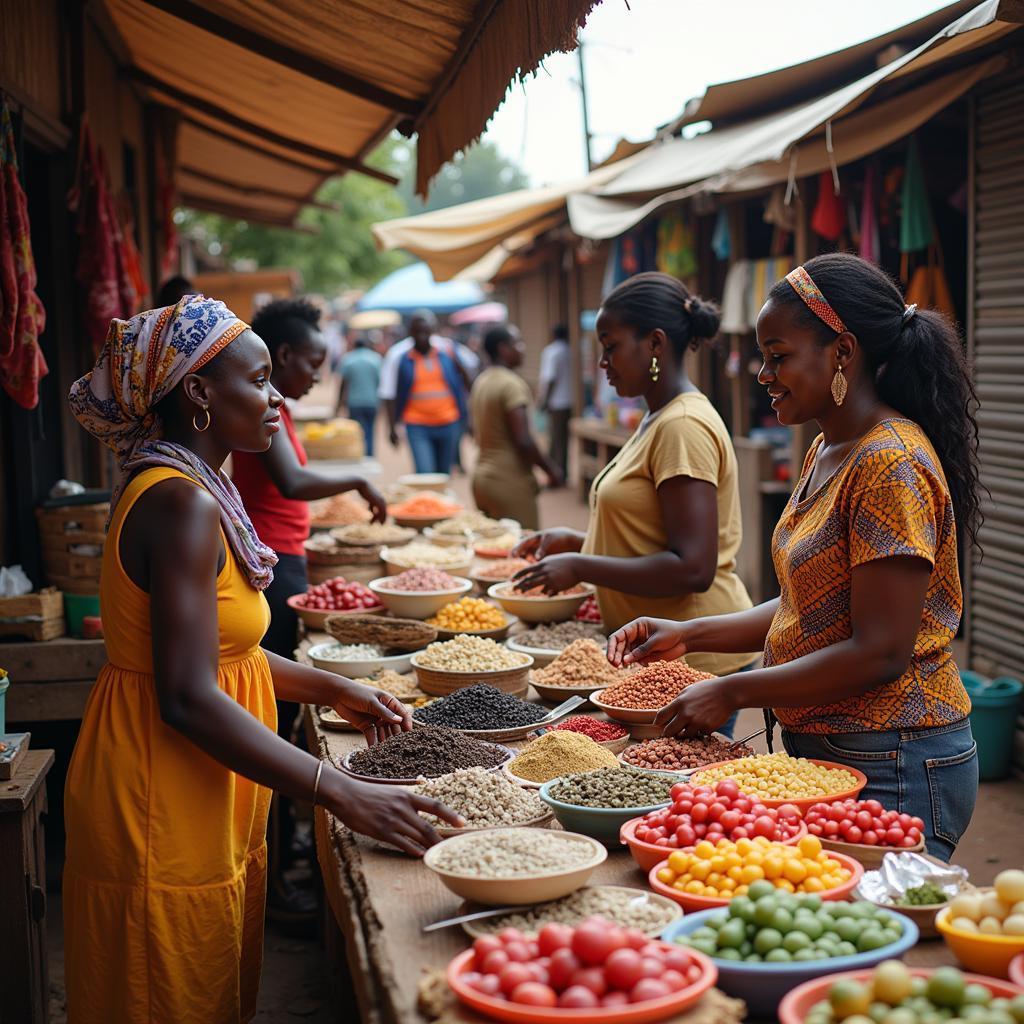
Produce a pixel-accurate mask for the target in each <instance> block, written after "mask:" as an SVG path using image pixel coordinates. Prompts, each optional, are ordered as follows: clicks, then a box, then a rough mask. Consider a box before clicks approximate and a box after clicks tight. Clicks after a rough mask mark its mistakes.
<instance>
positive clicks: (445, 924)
mask: <svg viewBox="0 0 1024 1024" xmlns="http://www.w3.org/2000/svg"><path fill="white" fill-rule="evenodd" d="M522 909H523V908H522V907H491V909H490V910H478V911H477V912H476V913H475V914H462V915H461V916H459V917H449V918H447V919H446V920H444V921H435V922H434V923H433V924H425V925H424V926H423V931H425V932H436V931H440V930H441V929H442V928H451V927H452V926H453V925H456V924H462V922H463V921H480V920H482V919H483V918H485V917H500V916H501V915H502V914H512V913H514V912H515V911H517V910H522Z"/></svg>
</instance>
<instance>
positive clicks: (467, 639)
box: [416, 633, 530, 672]
mask: <svg viewBox="0 0 1024 1024" xmlns="http://www.w3.org/2000/svg"><path fill="white" fill-rule="evenodd" d="M529 660H530V659H529V655H526V654H517V653H516V652H515V651H510V650H509V649H508V648H507V647H503V646H502V645H501V644H498V643H495V642H494V641H493V640H492V639H491V638H490V637H486V636H466V635H465V634H464V633H460V634H459V636H457V637H454V638H453V639H451V640H444V641H439V642H437V643H432V644H431V645H430V646H429V647H428V648H427V649H426V650H425V651H420V652H419V653H418V654H417V655H416V664H417V665H419V666H422V667H423V668H432V669H436V670H437V671H439V672H499V671H503V670H507V669H513V668H522V667H523V666H524V665H527V664H529Z"/></svg>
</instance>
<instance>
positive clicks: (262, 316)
mask: <svg viewBox="0 0 1024 1024" xmlns="http://www.w3.org/2000/svg"><path fill="white" fill-rule="evenodd" d="M252 329H253V331H255V332H256V333H257V334H258V335H259V336H260V337H261V338H262V339H263V340H264V342H265V343H266V346H267V348H268V349H270V354H271V355H273V354H274V353H275V352H276V351H277V349H278V348H279V347H280V346H281V345H288V344H295V343H296V342H301V341H303V340H304V339H305V337H306V334H307V333H308V332H309V330H310V329H312V330H314V331H316V330H319V329H320V310H319V309H317V308H316V306H314V305H313V303H312V302H310V301H309V300H308V299H274V301H273V302H268V303H267V304H266V305H265V306H261V307H260V309H259V310H258V311H257V313H256V315H255V316H254V317H253V318H252Z"/></svg>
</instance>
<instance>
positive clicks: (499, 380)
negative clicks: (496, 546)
mask: <svg viewBox="0 0 1024 1024" xmlns="http://www.w3.org/2000/svg"><path fill="white" fill-rule="evenodd" d="M484 350H485V351H486V353H487V356H488V358H489V359H490V361H491V365H490V366H489V367H488V368H487V369H486V370H484V372H483V373H481V374H480V376H479V377H477V379H476V381H475V382H474V383H473V390H472V391H471V392H470V396H469V406H470V412H471V414H472V419H473V424H474V428H473V429H474V434H475V436H476V442H477V446H478V448H479V454H478V456H477V460H476V467H475V469H474V470H473V500H474V501H475V502H476V504H477V507H478V508H479V509H480V511H481V512H485V513H486V514H487V515H489V516H491V517H492V518H493V519H501V518H503V517H508V518H510V519H515V520H517V521H518V522H519V523H520V524H521V525H522V526H524V527H525V528H526V529H529V530H536V529H537V528H538V526H539V521H538V518H539V517H538V514H537V479H536V477H535V476H534V475H533V467H534V466H536V467H537V468H538V469H541V470H543V471H544V473H545V474H546V475H547V477H548V480H549V481H550V482H551V484H552V486H555V487H558V486H561V484H562V482H563V478H562V474H561V471H560V470H559V468H558V466H557V465H556V464H555V462H554V461H553V460H552V459H550V458H549V457H548V456H546V455H545V454H544V453H543V452H541V450H540V449H539V448H538V447H537V442H536V441H534V439H533V435H532V434H531V433H530V407H531V405H532V403H533V395H532V394H531V393H530V387H529V385H528V384H527V383H526V381H525V380H523V378H522V377H520V376H519V374H518V373H516V372H515V371H516V369H517V368H518V367H519V366H520V365H522V362H523V353H524V350H525V349H524V346H523V342H522V338H521V337H520V336H519V328H517V327H515V326H513V325H512V324H509V325H506V326H502V327H492V328H491V329H490V330H489V331H488V332H487V334H486V335H485V336H484Z"/></svg>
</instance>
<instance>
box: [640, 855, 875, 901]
mask: <svg viewBox="0 0 1024 1024" xmlns="http://www.w3.org/2000/svg"><path fill="white" fill-rule="evenodd" d="M829 856H830V857H832V858H833V859H834V860H837V861H839V863H840V864H842V865H843V867H844V868H847V869H848V870H849V871H850V873H851V874H850V877H849V878H848V879H847V880H846V881H845V882H843V884H842V885H837V886H836V887H835V888H834V889H826V890H825V891H824V892H819V893H815V895H816V896H820V897H821V898H822V899H823V900H844V899H846V897H847V896H849V895H850V893H851V892H853V890H854V889H855V888H856V887H857V883H858V882H860V880H861V879H862V878H863V877H864V865H863V864H861V863H860V861H856V860H854V859H853V858H852V857H847V856H846V854H843V853H830V854H829ZM667 866H668V858H667V857H666V858H665V859H664V860H661V861H659V862H658V863H657V864H655V865H654V867H653V868H651V870H650V873H649V874H648V875H647V882H648V884H649V885H650V887H651V888H652V889H653V890H654V891H655V892H656V893H660V894H661V895H662V896H667V897H668V898H669V899H670V900H675V901H676V903H678V904H679V905H680V906H681V907H682V908H683V909H684V910H717V909H718V908H719V907H727V906H728V905H729V900H726V899H722V898H721V897H718V896H694V895H692V894H691V893H688V892H680V891H679V890H678V889H673V888H672V886H671V885H665V883H664V882H659V881H658V872H659V871H660V870H661V869H662V868H663V867H667Z"/></svg>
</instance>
